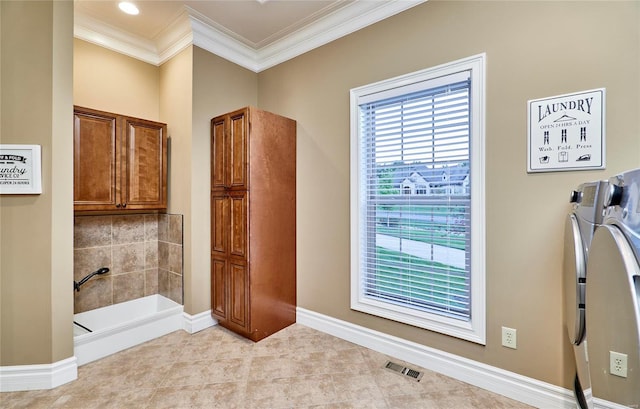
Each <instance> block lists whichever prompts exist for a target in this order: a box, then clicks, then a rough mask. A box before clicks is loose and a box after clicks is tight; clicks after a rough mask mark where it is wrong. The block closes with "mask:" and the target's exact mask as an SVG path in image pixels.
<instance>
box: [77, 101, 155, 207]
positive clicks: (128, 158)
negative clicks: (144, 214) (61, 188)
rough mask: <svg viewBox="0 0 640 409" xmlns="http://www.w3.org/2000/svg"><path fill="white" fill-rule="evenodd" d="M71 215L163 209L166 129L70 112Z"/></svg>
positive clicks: (95, 113) (107, 115)
mask: <svg viewBox="0 0 640 409" xmlns="http://www.w3.org/2000/svg"><path fill="white" fill-rule="evenodd" d="M73 119H74V126H73V128H74V129H73V134H74V135H73V146H74V158H73V159H74V165H73V166H74V172H73V176H74V192H73V200H74V202H73V203H74V210H75V211H103V212H105V211H107V212H114V211H115V212H125V211H140V210H151V211H156V210H166V208H167V125H166V124H163V123H159V122H153V121H148V120H144V119H139V118H132V117H129V116H124V115H118V114H112V113H109V112H103V111H97V110H95V109H89V108H83V107H78V106H76V107H74V113H73Z"/></svg>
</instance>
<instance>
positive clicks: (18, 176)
mask: <svg viewBox="0 0 640 409" xmlns="http://www.w3.org/2000/svg"><path fill="white" fill-rule="evenodd" d="M41 169H42V165H41V157H40V145H0V194H39V193H42V179H41V177H42V174H41Z"/></svg>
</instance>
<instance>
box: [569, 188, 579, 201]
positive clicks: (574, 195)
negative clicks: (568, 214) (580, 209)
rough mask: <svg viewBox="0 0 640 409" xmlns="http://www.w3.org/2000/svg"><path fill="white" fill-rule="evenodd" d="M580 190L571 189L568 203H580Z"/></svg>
mask: <svg viewBox="0 0 640 409" xmlns="http://www.w3.org/2000/svg"><path fill="white" fill-rule="evenodd" d="M580 193H581V192H580V191H578V190H572V191H571V195H570V196H569V203H580V199H581V196H582V195H581V194H580Z"/></svg>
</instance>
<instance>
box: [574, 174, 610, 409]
mask: <svg viewBox="0 0 640 409" xmlns="http://www.w3.org/2000/svg"><path fill="white" fill-rule="evenodd" d="M606 186H607V182H606V181H594V182H587V183H583V184H581V185H580V186H578V188H577V189H576V190H574V191H572V192H571V197H570V199H569V201H570V202H571V205H572V209H571V211H570V212H569V214H568V215H567V218H566V223H565V244H564V269H563V270H564V271H563V274H564V278H563V281H564V283H563V288H564V300H565V304H564V317H565V327H566V330H567V336H568V339H569V342H570V343H571V345H572V347H573V352H574V357H575V364H576V374H575V377H574V393H575V398H576V403H577V406H578V407H579V408H582V409H592V408H593V399H592V396H591V380H590V376H589V366H588V354H587V341H586V340H585V334H586V333H587V329H586V328H587V325H586V322H585V316H586V314H585V286H586V282H587V259H588V253H589V247H590V246H591V241H592V238H593V235H594V232H595V230H596V228H597V227H598V226H599V225H600V224H602V220H603V210H604V198H605V191H606Z"/></svg>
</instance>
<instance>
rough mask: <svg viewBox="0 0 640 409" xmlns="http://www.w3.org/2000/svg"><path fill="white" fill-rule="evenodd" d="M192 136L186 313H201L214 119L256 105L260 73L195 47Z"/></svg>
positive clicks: (206, 285)
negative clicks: (189, 243)
mask: <svg viewBox="0 0 640 409" xmlns="http://www.w3.org/2000/svg"><path fill="white" fill-rule="evenodd" d="M193 49H194V51H193V83H194V84H195V85H194V87H193V122H192V123H193V136H192V144H193V145H192V149H193V152H192V155H191V162H190V164H191V186H192V189H193V190H192V192H191V199H192V202H191V209H190V210H191V212H190V214H191V226H192V229H191V231H190V237H189V239H190V241H191V245H190V251H191V254H190V257H191V275H190V276H189V277H186V276H185V282H186V283H185V288H189V291H187V294H188V295H187V294H185V299H187V300H188V301H189V304H185V309H186V310H187V312H190V313H198V312H202V311H207V310H210V309H211V298H210V293H211V280H210V271H211V234H210V228H209V226H211V218H210V208H209V195H210V192H211V166H210V163H211V157H210V155H211V143H210V138H211V119H212V118H213V117H215V116H217V115H220V114H224V113H226V112H230V111H233V110H236V109H238V108H242V107H244V106H247V105H257V100H258V75H257V74H256V73H254V72H252V71H249V70H247V69H244V68H242V67H240V66H238V65H236V64H233V63H231V62H229V61H227V60H225V59H223V58H220V57H218V56H216V55H213V54H211V53H209V52H207V51H205V50H203V49H201V48H198V47H193Z"/></svg>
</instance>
